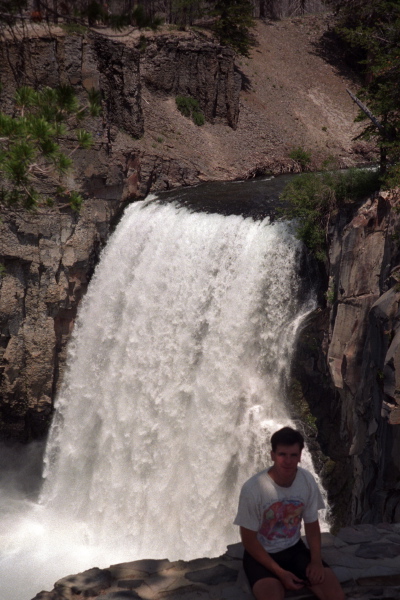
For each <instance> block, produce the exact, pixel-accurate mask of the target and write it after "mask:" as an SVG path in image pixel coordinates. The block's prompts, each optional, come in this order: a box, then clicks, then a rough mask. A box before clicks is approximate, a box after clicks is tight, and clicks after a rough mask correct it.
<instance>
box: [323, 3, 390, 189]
mask: <svg viewBox="0 0 400 600" xmlns="http://www.w3.org/2000/svg"><path fill="white" fill-rule="evenodd" d="M331 4H333V5H334V6H335V9H336V13H337V27H336V31H337V33H338V34H339V36H340V37H341V38H342V39H343V40H344V41H345V43H346V44H347V45H348V48H349V50H351V51H352V52H353V58H355V60H356V62H357V64H358V67H359V69H360V71H361V73H362V76H363V82H364V83H363V88H362V89H361V90H360V92H358V93H357V95H358V96H359V97H360V98H361V100H362V101H363V102H364V103H365V104H366V106H367V107H368V109H369V111H370V112H371V113H372V114H373V115H374V116H375V117H376V121H377V122H378V125H377V124H376V123H373V122H369V121H368V124H367V125H366V127H365V129H364V132H363V134H362V135H363V137H364V138H366V139H370V138H376V139H377V141H378V145H379V149H380V155H381V171H382V174H383V175H384V177H385V179H386V182H387V183H388V184H389V185H399V184H400V2H399V0H331ZM359 118H360V119H363V120H365V119H366V118H367V116H366V115H365V113H363V112H361V113H360V117H359Z"/></svg>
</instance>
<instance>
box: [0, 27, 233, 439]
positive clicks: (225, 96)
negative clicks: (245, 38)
mask: <svg viewBox="0 0 400 600" xmlns="http://www.w3.org/2000/svg"><path fill="white" fill-rule="evenodd" d="M25 33H26V32H24V31H20V32H18V31H16V32H15V35H14V37H10V38H8V39H6V40H3V43H2V44H1V45H0V52H1V62H0V64H1V66H0V80H1V83H2V86H3V89H2V95H1V99H2V110H4V111H7V112H11V111H12V109H13V104H12V98H13V95H14V93H15V90H16V88H17V87H18V86H21V85H31V86H41V85H48V86H57V85H59V84H70V85H72V86H73V87H74V89H75V91H76V93H77V95H78V97H79V99H80V101H81V102H82V103H83V104H84V103H85V102H86V91H87V90H89V89H91V88H94V89H97V90H101V93H102V105H103V112H102V115H101V116H100V117H97V118H89V119H85V120H84V123H83V126H84V127H85V128H86V129H87V130H89V131H90V132H91V133H92V135H93V138H94V141H95V143H94V146H93V147H92V148H91V149H90V150H85V151H77V152H76V153H75V154H74V163H75V164H74V177H73V179H70V181H69V185H70V187H71V189H76V190H79V191H80V193H81V194H82V195H83V196H84V203H83V208H82V210H81V211H80V212H79V213H75V212H73V211H72V210H71V208H69V207H68V206H65V205H62V204H61V203H55V205H54V206H53V207H48V206H41V207H39V208H38V209H37V210H35V211H32V212H28V211H25V210H23V209H21V208H15V209H11V208H10V209H6V208H5V207H3V208H2V215H1V220H0V265H1V272H0V361H1V362H0V365H1V366H0V438H1V439H11V440H19V441H29V440H31V439H35V438H40V437H42V436H43V435H45V433H46V432H47V429H48V426H49V419H50V415H51V413H52V407H53V401H54V396H55V393H56V391H57V388H58V385H59V382H60V381H61V378H62V373H63V370H64V368H65V361H66V344H67V341H68V339H69V335H70V333H71V330H72V327H73V323H74V318H75V315H76V311H77V307H78V304H79V302H80V300H81V298H82V296H83V295H84V293H85V291H86V288H87V285H88V282H89V280H90V278H91V275H92V273H93V269H94V266H95V264H96V263H97V261H98V259H99V254H100V252H101V249H102V248H103V246H104V245H105V243H106V241H107V239H108V236H109V234H110V231H111V230H112V227H113V225H114V223H115V222H116V221H117V220H118V219H119V218H120V215H121V213H122V211H123V209H124V207H125V206H126V204H127V202H129V201H131V200H134V199H136V198H140V197H143V196H145V195H146V194H147V193H148V191H150V189H160V188H161V189H163V188H165V187H170V186H173V185H175V186H176V185H187V184H189V183H192V184H193V183H197V182H198V181H199V179H198V176H197V169H196V168H195V167H194V166H193V165H191V164H190V163H189V162H188V161H185V160H184V159H182V160H179V161H178V160H174V159H169V158H163V157H162V156H160V154H151V153H148V152H146V150H145V149H144V150H142V149H140V148H139V149H138V147H135V148H134V149H132V143H133V141H134V140H140V138H141V136H142V135H143V132H144V118H143V111H142V103H143V98H142V83H143V82H146V81H147V82H148V83H149V85H154V86H158V87H159V92H158V93H160V94H161V93H162V94H165V95H167V94H177V93H187V94H188V93H193V94H194V93H196V94H197V95H198V98H199V101H200V104H201V106H202V107H203V109H204V113H205V115H206V118H207V119H210V120H213V121H220V122H225V123H226V124H227V125H228V126H231V127H234V126H235V122H236V120H237V115H238V94H239V89H240V81H238V76H237V73H236V71H235V69H234V62H233V53H232V52H231V51H230V50H228V49H222V48H221V47H219V46H218V45H215V44H214V45H213V44H212V43H210V42H206V43H205V42H199V41H198V40H197V39H189V40H188V39H186V38H185V39H179V40H178V41H177V42H176V43H173V42H171V43H169V42H168V39H167V38H165V37H164V38H163V39H162V41H159V40H158V41H152V40H151V39H148V41H147V43H146V46H147V51H145V52H143V51H142V52H141V51H140V50H138V49H137V48H135V47H134V44H132V45H129V44H128V43H126V42H124V43H122V42H119V41H116V40H115V39H111V38H108V37H107V36H103V35H98V34H93V33H92V34H90V35H87V36H82V35H65V34H63V32H62V31H61V30H59V29H56V30H54V31H51V32H50V31H49V30H47V29H46V28H45V27H41V28H39V30H37V31H36V34H32V32H31V35H30V36H29V37H25V35H24V34H25ZM136 41H137V40H136ZM189 67H190V68H189ZM141 69H142V71H143V72H141ZM239 80H240V78H239ZM199 90H202V93H201V94H200V91H199Z"/></svg>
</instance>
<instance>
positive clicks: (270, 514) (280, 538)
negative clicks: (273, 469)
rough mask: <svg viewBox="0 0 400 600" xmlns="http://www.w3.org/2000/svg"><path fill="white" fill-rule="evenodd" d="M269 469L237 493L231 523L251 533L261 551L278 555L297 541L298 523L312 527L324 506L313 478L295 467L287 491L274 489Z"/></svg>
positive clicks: (285, 488)
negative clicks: (238, 496)
mask: <svg viewBox="0 0 400 600" xmlns="http://www.w3.org/2000/svg"><path fill="white" fill-rule="evenodd" d="M268 471H269V469H265V470H264V471H261V473H257V475H254V476H253V477H251V478H250V479H249V480H248V481H246V483H245V484H244V485H243V487H242V490H241V492H240V498H239V508H238V512H237V515H236V519H235V521H234V523H235V525H240V526H241V527H245V528H246V529H250V530H251V531H257V538H258V540H259V542H260V543H261V545H262V546H263V547H264V549H265V550H266V551H267V552H268V553H270V552H279V551H280V550H285V549H286V548H290V547H291V546H294V544H296V543H297V542H298V541H299V539H300V529H301V521H302V519H303V520H304V522H305V523H313V522H314V521H317V519H318V510H319V509H321V508H325V503H324V501H323V498H322V496H321V492H320V491H319V488H318V485H317V483H316V481H315V479H314V477H313V476H312V475H311V473H309V472H308V471H306V470H305V469H302V468H301V467H297V473H296V477H295V479H294V481H293V483H292V485H291V486H290V487H281V486H279V485H277V484H276V483H275V482H274V480H273V479H272V478H271V477H270V476H269V474H268Z"/></svg>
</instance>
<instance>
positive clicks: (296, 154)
mask: <svg viewBox="0 0 400 600" xmlns="http://www.w3.org/2000/svg"><path fill="white" fill-rule="evenodd" d="M289 158H291V159H292V160H295V161H296V162H297V163H298V164H299V165H300V167H301V170H302V171H305V169H306V168H307V167H308V166H309V165H310V164H311V152H307V150H304V148H302V147H301V146H299V147H298V148H293V149H292V150H291V151H290V153H289Z"/></svg>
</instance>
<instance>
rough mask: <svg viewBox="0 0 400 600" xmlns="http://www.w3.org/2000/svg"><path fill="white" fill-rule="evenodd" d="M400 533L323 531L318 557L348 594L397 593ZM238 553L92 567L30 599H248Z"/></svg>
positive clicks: (364, 597) (300, 595)
mask: <svg viewBox="0 0 400 600" xmlns="http://www.w3.org/2000/svg"><path fill="white" fill-rule="evenodd" d="M399 531H400V528H399V525H383V524H381V525H379V526H377V527H372V526H371V525H361V526H359V527H346V528H343V529H342V530H341V531H339V533H338V536H337V537H334V536H332V535H331V534H329V533H323V534H322V555H323V557H324V559H325V560H326V561H327V562H328V564H329V565H330V566H331V568H332V569H333V570H334V572H335V573H336V575H337V577H338V578H339V580H340V581H341V582H344V583H343V591H344V593H345V597H346V598H349V600H351V599H352V598H355V597H357V598H359V599H360V600H370V598H372V597H375V596H377V595H379V597H381V598H395V597H396V598H397V597H398V596H397V595H396V594H397V593H398V591H399V587H398V586H399V584H400V575H399V569H400V555H399V549H400V546H399V545H400V535H399ZM242 555H243V547H242V545H241V544H234V545H232V546H228V551H227V552H226V553H225V554H224V555H223V556H220V557H218V558H199V559H195V560H191V561H187V562H186V561H182V560H180V561H176V562H170V561H169V560H138V561H133V562H128V563H121V564H117V565H111V566H110V567H109V568H108V569H98V568H96V567H95V568H92V569H88V570H87V571H84V572H83V573H78V574H76V575H69V576H67V577H64V578H63V579H59V580H58V581H57V582H56V583H55V585H54V589H53V590H52V591H49V592H46V591H43V592H39V593H38V594H37V595H36V596H35V597H34V598H33V600H80V599H81V598H88V597H90V598H101V599H102V600H138V599H139V600H140V599H141V598H142V599H146V600H159V599H161V598H181V599H183V600H196V599H197V600H220V599H221V598H224V599H230V600H250V599H251V598H252V597H253V595H252V594H251V592H250V588H249V585H248V583H247V579H246V576H245V575H244V572H243V569H242V561H241V557H242ZM289 594H290V597H291V598H297V599H298V600H300V599H304V600H309V599H310V598H311V596H310V592H309V590H308V589H307V588H303V589H301V590H299V591H297V592H290V593H289ZM312 597H313V598H314V597H315V596H314V595H312Z"/></svg>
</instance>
